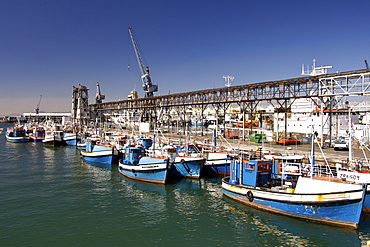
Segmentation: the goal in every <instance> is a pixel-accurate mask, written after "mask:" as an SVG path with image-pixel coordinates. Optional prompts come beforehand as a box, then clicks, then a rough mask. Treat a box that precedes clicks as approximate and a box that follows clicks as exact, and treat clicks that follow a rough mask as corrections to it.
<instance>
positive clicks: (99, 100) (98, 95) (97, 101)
mask: <svg viewBox="0 0 370 247" xmlns="http://www.w3.org/2000/svg"><path fill="white" fill-rule="evenodd" d="M103 99H105V95H104V94H101V92H100V85H99V82H97V83H96V96H95V104H101V103H103Z"/></svg>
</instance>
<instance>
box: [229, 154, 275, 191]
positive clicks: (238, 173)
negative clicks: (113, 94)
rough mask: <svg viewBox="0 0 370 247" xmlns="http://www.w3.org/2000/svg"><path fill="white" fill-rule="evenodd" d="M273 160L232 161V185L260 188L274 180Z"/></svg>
mask: <svg viewBox="0 0 370 247" xmlns="http://www.w3.org/2000/svg"><path fill="white" fill-rule="evenodd" d="M273 165H274V163H273V161H272V160H243V161H242V162H240V161H231V169H232V172H231V173H230V175H231V177H230V183H231V184H243V185H248V186H253V187H260V186H264V185H265V184H267V183H268V182H269V181H270V180H271V178H272V167H273Z"/></svg>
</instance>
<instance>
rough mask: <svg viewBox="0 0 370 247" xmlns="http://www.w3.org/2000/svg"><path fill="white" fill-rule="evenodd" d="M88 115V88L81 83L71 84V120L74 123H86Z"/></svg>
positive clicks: (88, 118)
mask: <svg viewBox="0 0 370 247" xmlns="http://www.w3.org/2000/svg"><path fill="white" fill-rule="evenodd" d="M99 93H100V92H99ZM90 117H91V116H90V110H89V88H87V87H85V86H82V85H81V84H78V87H75V86H73V89H72V109H71V120H72V121H73V123H75V124H79V125H87V124H88V123H89V120H90Z"/></svg>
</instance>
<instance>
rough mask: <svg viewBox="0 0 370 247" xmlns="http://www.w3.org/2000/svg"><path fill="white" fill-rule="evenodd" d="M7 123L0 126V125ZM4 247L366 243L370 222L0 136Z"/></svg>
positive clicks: (0, 219)
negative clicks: (163, 181) (280, 205)
mask: <svg viewBox="0 0 370 247" xmlns="http://www.w3.org/2000/svg"><path fill="white" fill-rule="evenodd" d="M6 126H9V125H6V124H2V125H0V127H6ZM0 151H1V152H0V168H1V170H0V171H1V172H0V198H1V203H0V229H1V232H0V245H1V246H361V245H362V244H365V243H366V241H367V240H370V217H369V220H366V219H365V220H364V221H363V222H362V223H361V225H360V228H359V230H357V231H354V230H347V229H342V228H338V227H331V226H325V225H320V224H315V223H310V222H305V221H302V220H297V219H292V218H287V217H283V216H279V215H275V214H270V213H266V212H262V211H259V210H255V209H251V208H249V207H246V206H243V205H241V204H238V203H235V202H232V201H230V200H228V199H226V198H225V197H223V195H222V191H221V188H220V183H221V181H220V179H200V180H187V179H183V180H179V181H176V182H173V183H171V184H168V185H165V186H157V185H151V184H144V183H139V182H135V181H132V180H129V179H126V178H124V177H122V176H121V175H120V174H119V173H118V172H117V170H116V168H117V167H99V166H96V165H91V164H86V163H85V162H83V161H82V160H81V159H80V157H79V154H78V151H77V150H76V149H74V148H69V147H56V148H51V147H44V146H43V145H42V144H41V143H8V142H6V140H5V136H4V134H2V135H0Z"/></svg>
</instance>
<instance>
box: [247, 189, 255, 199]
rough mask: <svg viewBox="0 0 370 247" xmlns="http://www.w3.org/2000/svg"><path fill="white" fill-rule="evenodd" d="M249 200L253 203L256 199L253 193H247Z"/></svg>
mask: <svg viewBox="0 0 370 247" xmlns="http://www.w3.org/2000/svg"><path fill="white" fill-rule="evenodd" d="M247 198H248V200H249V201H250V202H253V199H254V196H253V193H252V191H250V190H249V191H248V192H247Z"/></svg>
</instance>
